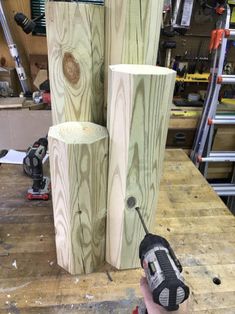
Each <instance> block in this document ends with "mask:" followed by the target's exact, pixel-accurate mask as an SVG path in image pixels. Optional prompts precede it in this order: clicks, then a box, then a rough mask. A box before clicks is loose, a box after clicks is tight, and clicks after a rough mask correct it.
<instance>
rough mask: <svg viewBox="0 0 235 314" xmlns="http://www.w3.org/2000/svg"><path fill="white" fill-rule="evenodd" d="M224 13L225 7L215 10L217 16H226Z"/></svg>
mask: <svg viewBox="0 0 235 314" xmlns="http://www.w3.org/2000/svg"><path fill="white" fill-rule="evenodd" d="M224 11H225V8H224V7H217V8H216V9H215V12H216V13H217V14H219V15H222V14H224Z"/></svg>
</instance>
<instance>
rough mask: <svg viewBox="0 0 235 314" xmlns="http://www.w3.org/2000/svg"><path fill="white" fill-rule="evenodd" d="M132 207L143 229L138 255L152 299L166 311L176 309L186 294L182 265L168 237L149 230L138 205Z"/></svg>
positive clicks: (187, 294)
mask: <svg viewBox="0 0 235 314" xmlns="http://www.w3.org/2000/svg"><path fill="white" fill-rule="evenodd" d="M135 209H136V211H137V213H138V215H139V218H140V220H141V223H142V225H143V228H144V230H145V233H146V235H145V237H144V239H143V240H142V242H141V243H140V247H139V258H140V262H141V266H142V268H143V269H144V272H145V276H146V279H147V282H148V286H149V289H150V291H151V293H152V296H153V301H154V303H156V304H159V305H160V306H162V307H164V308H165V309H166V310H167V311H176V310H178V308H179V304H181V303H183V302H184V301H185V300H186V299H187V298H188V297H189V287H188V286H186V285H185V283H184V278H183V276H182V275H181V272H182V266H181V264H180V262H179V260H178V259H177V258H176V256H175V253H174V252H173V250H172V248H171V246H170V244H169V243H168V241H167V240H166V239H164V238H163V237H160V236H158V235H154V234H151V233H149V231H148V229H147V227H146V225H145V223H144V220H143V217H142V215H141V213H140V209H139V207H135Z"/></svg>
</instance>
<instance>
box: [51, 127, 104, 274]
mask: <svg viewBox="0 0 235 314" xmlns="http://www.w3.org/2000/svg"><path fill="white" fill-rule="evenodd" d="M48 139H49V152H50V168H51V182H52V197H53V198H52V199H53V211H54V224H55V231H56V251H57V262H58V264H59V265H60V266H61V267H63V268H64V269H66V270H67V271H68V272H69V273H71V274H81V273H90V272H92V271H94V270H96V269H97V268H98V267H99V266H100V265H101V264H102V263H103V262H104V259H105V224H106V199H107V166H108V163H107V161H108V156H107V155H108V133H107V130H106V128H104V127H101V126H98V125H96V124H93V123H89V122H66V123H62V124H59V125H56V126H53V127H51V128H50V130H49V135H48Z"/></svg>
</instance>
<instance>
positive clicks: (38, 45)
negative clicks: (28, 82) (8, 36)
mask: <svg viewBox="0 0 235 314" xmlns="http://www.w3.org/2000/svg"><path fill="white" fill-rule="evenodd" d="M2 2H3V6H4V12H5V15H6V18H7V21H8V24H9V27H10V29H11V33H12V37H13V39H14V40H15V43H16V45H17V47H18V50H19V53H20V56H21V59H22V62H23V66H24V67H25V70H26V74H27V76H28V77H30V57H29V56H30V55H34V54H37V55H45V54H47V43H46V37H43V36H33V35H31V34H29V35H26V34H25V33H24V32H23V30H22V29H21V28H20V27H19V26H18V25H17V24H16V23H15V21H14V15H15V13H17V12H23V13H24V14H25V15H26V16H28V17H30V16H31V12H30V0H14V1H12V0H4V1H2ZM0 47H1V49H0V66H6V67H14V61H13V60H12V58H11V56H10V53H9V50H8V47H7V43H6V40H5V37H4V34H3V30H2V28H0Z"/></svg>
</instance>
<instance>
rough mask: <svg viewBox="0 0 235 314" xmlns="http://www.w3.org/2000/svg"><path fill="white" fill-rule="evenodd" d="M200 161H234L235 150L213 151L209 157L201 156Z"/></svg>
mask: <svg viewBox="0 0 235 314" xmlns="http://www.w3.org/2000/svg"><path fill="white" fill-rule="evenodd" d="M198 160H199V162H234V161H235V152H211V153H210V154H209V156H208V157H199V158H198Z"/></svg>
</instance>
